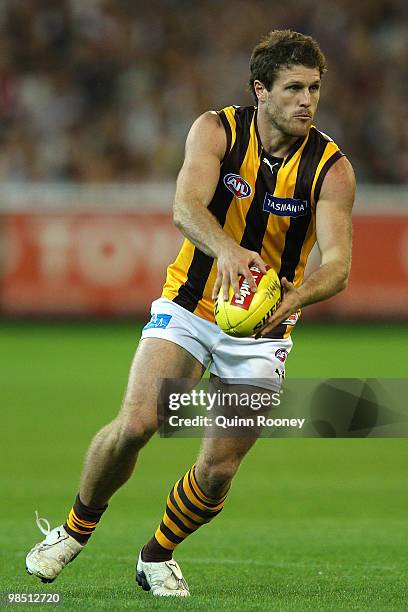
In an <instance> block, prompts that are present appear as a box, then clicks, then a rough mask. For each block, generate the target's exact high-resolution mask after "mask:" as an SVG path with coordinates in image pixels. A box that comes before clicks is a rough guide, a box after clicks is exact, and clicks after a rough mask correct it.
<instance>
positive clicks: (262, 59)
mask: <svg viewBox="0 0 408 612" xmlns="http://www.w3.org/2000/svg"><path fill="white" fill-rule="evenodd" d="M294 64H301V65H302V66H307V67H308V68H318V69H319V72H320V76H322V75H323V74H324V73H325V72H326V70H327V63H326V58H325V56H324V55H323V53H322V51H321V49H320V47H319V45H318V43H317V42H316V41H315V40H314V38H312V37H311V36H305V35H304V34H300V33H299V32H293V31H292V30H272V31H271V32H269V34H267V35H266V36H265V38H263V39H262V40H261V42H260V43H258V44H257V45H256V47H255V48H254V50H253V51H252V55H251V61H250V63H249V67H250V70H251V78H250V81H249V88H250V91H251V93H252V95H253V96H254V98H255V101H257V97H256V94H255V89H254V81H255V80H258V81H261V83H263V84H264V85H265V87H266V89H267V90H268V91H270V89H271V87H272V85H273V82H274V80H275V77H276V75H277V73H278V72H279V70H280V68H282V67H283V68H286V67H289V66H292V65H294Z"/></svg>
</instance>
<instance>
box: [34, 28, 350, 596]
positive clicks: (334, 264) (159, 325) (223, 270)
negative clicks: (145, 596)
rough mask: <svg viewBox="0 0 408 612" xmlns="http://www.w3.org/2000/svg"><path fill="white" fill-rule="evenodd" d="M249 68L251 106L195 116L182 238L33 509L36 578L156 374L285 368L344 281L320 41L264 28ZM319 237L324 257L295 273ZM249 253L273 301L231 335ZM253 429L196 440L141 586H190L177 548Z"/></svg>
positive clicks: (344, 202)
mask: <svg viewBox="0 0 408 612" xmlns="http://www.w3.org/2000/svg"><path fill="white" fill-rule="evenodd" d="M250 70H251V79H250V86H251V89H252V93H253V95H254V98H255V101H256V106H250V107H239V106H229V107H227V108H224V109H223V110H222V111H220V112H207V113H205V114H204V115H202V116H201V117H199V118H198V119H197V120H196V121H195V123H194V124H193V126H192V128H191V130H190V133H189V135H188V138H187V143H186V154H185V160H184V164H183V167H182V169H181V171H180V174H179V176H178V180H177V190H176V196H175V202H174V222H175V224H176V225H177V227H178V228H179V229H180V230H181V232H182V233H183V234H184V236H185V237H186V240H185V242H184V244H183V246H182V248H181V250H180V253H179V255H178V257H177V259H176V261H175V262H174V263H173V264H171V265H170V266H169V268H168V271H167V279H166V283H165V286H164V289H163V293H162V297H161V298H160V299H158V300H156V301H155V302H154V303H153V305H152V318H151V321H150V322H149V323H148V324H147V325H146V327H145V328H144V331H143V334H142V340H141V342H140V344H139V347H138V350H137V352H136V356H135V358H134V361H133V365H132V368H131V371H130V377H129V383H128V387H127V390H126V394H125V398H124V401H123V405H122V407H121V410H120V412H119V414H118V416H117V417H116V418H115V419H114V420H113V421H112V422H111V423H109V424H108V425H106V426H105V427H104V428H103V429H102V430H101V431H100V432H99V433H98V434H97V435H96V436H95V438H94V439H93V441H92V443H91V445H90V448H89V450H88V453H87V456H86V459H85V464H84V468H83V472H82V477H81V481H80V488H79V493H78V495H77V497H76V500H75V503H74V505H73V507H72V509H71V510H70V512H69V514H68V516H67V519H66V522H65V523H64V524H63V525H60V526H59V527H57V528H55V529H53V530H50V527H49V524H48V521H46V520H45V519H39V518H38V516H37V522H38V525H39V527H40V529H41V531H42V532H43V533H44V534H45V535H46V537H45V539H44V540H43V541H42V542H41V543H39V544H37V545H36V546H35V547H34V548H33V549H32V550H31V551H30V552H29V553H28V555H27V559H26V565H27V571H28V572H29V573H30V574H34V575H35V576H38V577H39V578H40V579H41V580H42V581H43V582H52V581H53V580H54V579H55V578H56V577H57V576H58V574H59V573H60V572H61V570H62V569H63V568H64V567H65V566H66V565H67V563H69V562H70V561H71V560H72V559H73V558H74V557H75V556H76V555H78V554H79V552H81V550H82V549H83V547H84V546H85V544H86V542H87V541H88V539H89V537H90V536H91V534H92V533H93V531H94V529H95V527H96V526H97V523H98V522H99V519H100V518H101V516H102V513H103V512H104V511H105V510H106V508H107V505H108V502H109V500H110V498H111V497H112V495H113V494H114V493H115V491H117V489H119V488H120V487H121V486H122V485H123V484H124V483H125V482H126V481H127V480H128V478H129V477H130V476H131V474H132V472H133V469H134V467H135V463H136V459H137V456H138V452H139V451H140V450H141V448H142V447H143V446H144V445H145V444H146V442H147V441H148V440H149V438H150V437H151V436H152V435H153V434H154V432H155V431H156V429H157V393H158V389H159V388H160V384H159V383H160V381H161V380H162V379H166V378H173V379H174V378H176V379H177V378H190V379H195V380H199V379H200V378H201V376H202V375H203V373H204V371H205V369H206V368H207V367H208V366H209V369H210V372H211V374H212V375H213V376H215V377H218V378H219V379H221V381H227V382H228V380H229V379H239V378H245V379H248V378H266V379H270V380H271V381H273V380H274V379H276V377H277V374H276V370H278V372H280V373H281V372H282V371H283V368H284V364H283V363H282V355H284V356H287V354H288V353H289V351H290V349H291V346H292V342H291V339H290V333H291V330H292V328H293V325H294V323H295V322H296V320H297V319H298V316H299V312H300V309H301V308H302V307H304V306H307V305H308V304H312V303H313V302H318V301H321V300H325V299H327V298H329V297H330V296H332V295H334V294H335V293H337V292H339V291H341V290H342V289H344V288H345V287H346V284H347V280H348V276H349V271H350V261H351V209H352V205H353V200H354V191H355V180H354V174H353V170H352V168H351V165H350V163H349V162H348V160H347V159H346V157H344V156H343V155H342V153H341V152H340V151H339V148H338V147H337V145H336V144H335V143H334V142H333V141H332V140H331V139H330V138H329V137H328V136H326V135H325V134H322V133H321V132H319V131H318V130H317V129H316V127H314V126H313V125H312V121H313V117H314V115H315V112H316V109H317V104H318V101H319V96H320V85H321V78H322V75H323V73H324V72H325V70H326V61H325V58H324V55H323V54H322V52H321V51H320V49H319V46H318V44H317V43H316V41H315V40H313V39H312V38H310V37H308V36H304V35H303V34H299V33H296V32H292V31H289V30H285V31H272V32H270V33H269V35H268V36H267V37H266V38H265V39H264V40H262V41H261V42H260V43H259V44H258V45H257V46H256V47H255V49H254V51H253V53H252V57H251V62H250ZM316 240H317V242H318V246H319V250H320V255H321V263H320V267H319V268H318V269H317V270H316V271H315V272H313V273H312V274H311V275H310V276H309V277H308V278H307V280H306V281H305V282H303V272H304V268H305V265H306V261H307V258H308V255H309V253H310V250H311V249H312V247H313V244H314V243H315V241H316ZM253 264H255V265H257V266H259V267H260V268H261V269H262V270H265V265H266V264H268V265H269V266H271V267H272V268H274V269H275V270H276V271H277V272H278V274H279V277H280V279H281V285H282V292H283V299H282V303H281V305H280V307H279V308H278V309H277V310H276V312H275V313H274V315H273V316H272V318H271V319H270V320H269V322H268V324H267V325H266V327H265V328H264V329H263V330H262V332H261V335H260V337H259V338H232V337H229V336H227V335H225V334H224V333H223V332H221V330H220V329H219V328H218V327H217V326H216V325H215V323H214V318H213V299H214V297H215V296H216V295H217V293H218V290H219V289H220V288H222V291H223V293H224V295H225V297H227V296H228V290H229V287H230V285H231V286H232V287H233V289H234V291H235V292H236V293H237V294H238V295H239V283H238V278H239V275H243V276H244V277H245V278H246V279H247V280H248V283H249V285H250V287H251V289H252V290H253V291H256V285H255V282H254V279H253V277H252V275H251V272H250V270H249V267H250V266H251V265H253ZM278 356H279V357H280V359H278ZM254 442H255V437H253V438H249V437H245V438H244V437H243V438H237V437H235V438H233V437H231V438H214V437H208V438H205V439H204V440H203V443H202V448H201V450H200V452H199V455H198V458H197V460H196V462H195V464H194V465H193V467H191V469H190V470H188V472H187V473H186V474H185V475H184V476H183V477H182V478H181V479H180V480H178V482H177V483H176V484H175V485H174V487H173V488H172V489H171V491H170V494H169V497H168V498H167V502H166V507H165V513H164V516H163V520H162V522H161V524H160V525H159V526H158V528H157V530H156V532H155V533H154V535H153V536H152V538H151V539H150V540H149V542H147V543H146V544H145V546H144V547H143V548H142V550H141V553H140V555H139V558H138V561H137V582H138V584H139V585H140V586H142V587H143V588H144V589H145V590H151V591H152V593H153V595H156V596H186V595H189V590H188V586H187V583H186V582H185V580H184V578H183V575H182V573H181V570H180V568H179V566H178V565H177V563H176V562H175V561H174V559H173V550H174V549H175V548H176V546H177V545H178V544H180V542H182V541H183V540H184V539H185V538H187V537H188V536H189V535H190V534H192V533H193V532H194V531H196V530H197V529H199V528H200V527H201V525H203V524H205V523H208V522H209V521H210V520H211V519H212V518H214V517H215V516H216V515H217V514H218V513H219V512H220V511H221V510H222V508H223V506H224V502H225V499H226V497H227V493H228V489H229V487H230V484H231V481H232V479H233V477H234V475H235V473H236V471H237V469H238V467H239V465H240V462H241V460H242V458H243V457H244V455H245V454H246V453H247V451H248V450H249V449H250V447H251V446H252V445H253V444H254ZM41 521H43V522H44V524H45V525H46V526H47V528H45V527H44V526H43V524H42V523H41Z"/></svg>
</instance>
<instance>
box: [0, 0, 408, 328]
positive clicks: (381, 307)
mask: <svg viewBox="0 0 408 612" xmlns="http://www.w3.org/2000/svg"><path fill="white" fill-rule="evenodd" d="M277 28H278V29H279V28H291V29H293V30H298V31H301V32H304V33H306V34H311V35H312V36H314V37H315V38H316V39H317V40H318V42H319V43H320V45H321V47H322V49H323V51H324V52H325V53H326V55H327V59H328V65H329V71H328V73H327V75H326V76H325V77H324V84H323V89H322V97H321V102H320V110H319V113H318V117H317V120H316V123H317V125H318V127H319V128H320V129H321V130H322V131H324V132H326V133H327V134H329V135H330V136H331V137H332V138H333V139H334V140H335V141H336V142H337V144H339V146H340V147H341V148H342V150H343V151H344V153H345V154H346V155H348V157H349V158H350V160H351V162H352V163H353V166H354V168H355V171H356V175H357V181H358V191H357V201H356V206H355V219H354V259H353V269H352V275H351V282H350V285H349V288H348V290H347V291H345V292H343V293H341V294H340V295H339V296H337V297H336V298H334V299H332V300H329V301H327V302H325V303H322V304H318V305H316V306H313V307H311V308H308V309H306V311H305V316H306V317H308V316H309V317H313V316H314V317H317V318H326V319H327V318H335V319H348V320H350V319H354V318H359V319H363V320H366V319H371V320H378V319H379V318H380V319H384V318H385V319H387V320H388V319H389V318H390V317H391V316H392V317H395V316H397V317H398V318H400V319H401V318H403V319H406V320H408V215H407V205H408V197H407V195H408V190H407V183H408V105H407V102H406V101H407V99H408V78H407V77H408V70H407V68H408V3H407V2H404V1H402V0H360V1H358V2H355V1H354V0H332V1H330V2H320V3H317V2H314V1H312V0H287V1H285V2H271V1H266V0H252V1H251V2H248V1H245V2H244V1H242V0H234V1H232V0H225V1H223V2H216V1H215V0H201V1H189V2H187V1H184V0H178V1H175V0H173V1H171V0H161V1H158V0H150V1H148V2H141V1H140V0H135V1H124V0H59V1H58V2H55V1H51V0H1V1H0V32H1V35H0V283H1V284H0V312H1V313H3V314H4V315H7V316H15V315H17V316H26V315H30V316H31V315H39V316H47V315H52V316H60V315H62V316H66V315H67V316H86V317H90V316H95V315H97V316H108V317H112V316H123V315H130V316H132V317H133V316H140V318H141V319H142V320H143V319H145V318H146V316H147V313H148V310H149V307H150V302H151V300H152V299H155V298H156V297H158V296H159V295H160V292H161V287H162V284H163V281H164V276H165V270H166V266H167V265H168V263H169V262H170V261H171V260H172V259H173V258H174V256H175V255H176V253H177V250H178V248H179V245H180V243H181V238H182V237H181V235H180V233H179V232H178V231H177V230H176V229H175V228H174V225H173V223H172V218H171V205H172V199H173V194H174V184H175V182H174V179H175V177H176V175H177V172H178V169H179V168H180V164H181V162H182V157H183V151H184V142H185V137H186V135H187V132H188V129H189V126H190V125H191V123H192V122H193V121H194V119H195V118H196V117H197V116H198V115H199V114H200V113H202V112H203V111H205V110H208V109H219V108H222V107H223V106H226V105H230V104H238V105H245V104H251V103H252V100H251V97H250V95H249V93H248V91H247V81H248V77H249V66H248V64H249V57H250V54H251V51H252V49H253V47H254V45H256V44H257V43H258V42H259V40H260V39H261V38H262V37H263V36H264V35H265V34H266V33H267V32H268V31H269V30H271V29H277ZM318 261H319V258H318V253H314V254H313V256H312V257H311V264H312V268H313V266H314V265H316V264H317V263H318Z"/></svg>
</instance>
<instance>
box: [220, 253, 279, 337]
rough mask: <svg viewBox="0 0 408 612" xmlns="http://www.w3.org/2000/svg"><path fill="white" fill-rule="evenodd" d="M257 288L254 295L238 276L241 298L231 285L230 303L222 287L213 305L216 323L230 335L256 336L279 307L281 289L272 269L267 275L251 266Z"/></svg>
mask: <svg viewBox="0 0 408 612" xmlns="http://www.w3.org/2000/svg"><path fill="white" fill-rule="evenodd" d="M249 269H250V270H251V273H252V276H253V277H254V279H255V283H256V285H257V287H258V288H257V290H256V292H255V293H254V292H252V291H251V289H250V287H249V284H248V281H247V280H246V278H245V277H244V276H240V277H239V293H240V295H239V297H235V295H234V290H233V288H232V287H231V286H230V288H229V296H228V300H224V298H223V292H222V287H221V289H220V291H219V293H218V297H217V299H216V301H215V304H214V316H215V321H216V323H217V325H218V327H220V328H221V329H222V331H223V332H225V333H226V334H229V335H230V336H239V337H245V336H253V335H254V334H256V333H257V332H258V331H260V329H261V328H262V327H263V326H264V325H265V323H266V322H267V320H268V319H269V317H271V316H272V314H273V313H274V312H275V310H276V309H277V307H278V306H279V304H280V300H281V289H280V282H279V278H278V275H277V274H276V272H275V270H272V268H269V269H268V270H267V272H266V274H264V273H263V272H261V270H260V269H259V268H258V266H255V265H254V266H251V267H250V268H249Z"/></svg>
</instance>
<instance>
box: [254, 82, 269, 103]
mask: <svg viewBox="0 0 408 612" xmlns="http://www.w3.org/2000/svg"><path fill="white" fill-rule="evenodd" d="M254 91H255V95H256V97H257V98H258V100H259V102H266V96H267V89H266V87H265V85H264V84H263V83H262V82H261V81H258V79H255V81H254Z"/></svg>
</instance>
